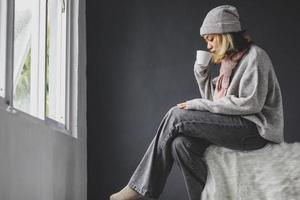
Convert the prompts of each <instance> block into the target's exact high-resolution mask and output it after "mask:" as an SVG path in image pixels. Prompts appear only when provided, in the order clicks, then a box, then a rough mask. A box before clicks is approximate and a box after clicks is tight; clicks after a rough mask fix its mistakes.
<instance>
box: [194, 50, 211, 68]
mask: <svg viewBox="0 0 300 200" xmlns="http://www.w3.org/2000/svg"><path fill="white" fill-rule="evenodd" d="M211 58H212V53H210V52H208V51H203V50H197V59H196V63H197V64H199V65H202V66H207V65H208V64H209V62H210V60H211Z"/></svg>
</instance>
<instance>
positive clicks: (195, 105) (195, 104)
mask: <svg viewBox="0 0 300 200" xmlns="http://www.w3.org/2000/svg"><path fill="white" fill-rule="evenodd" d="M185 103H186V104H187V109H188V110H206V109H205V108H204V107H203V106H201V101H199V99H192V100H188V101H186V102H185Z"/></svg>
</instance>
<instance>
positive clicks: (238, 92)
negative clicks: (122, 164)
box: [110, 5, 284, 200]
mask: <svg viewBox="0 0 300 200" xmlns="http://www.w3.org/2000/svg"><path fill="white" fill-rule="evenodd" d="M200 35H201V36H202V37H203V38H204V39H205V41H206V42H207V48H208V49H209V50H210V52H212V53H213V57H212V61H213V62H214V63H216V64H220V65H221V67H220V74H219V76H218V77H216V78H215V79H213V80H212V79H211V71H210V70H211V66H212V65H211V64H209V65H208V66H202V65H199V64H197V62H195V65H194V73H195V77H196V80H197V83H198V86H199V89H200V93H201V96H202V98H196V99H192V100H189V101H186V102H183V103H180V104H177V106H174V107H172V108H171V109H170V110H169V111H168V112H167V113H166V115H165V116H164V118H163V119H162V121H161V123H160V125H159V128H158V130H157V133H156V135H155V137H154V139H153V141H152V142H151V144H150V146H149V148H148V149H147V151H146V153H145V155H144V157H143V159H142V160H141V162H140V164H139V165H138V167H137V169H136V170H135V172H134V174H133V175H132V177H131V179H130V181H129V183H128V185H127V186H126V187H124V188H123V189H122V190H121V191H120V192H118V193H115V194H113V195H111V197H110V199H111V200H137V199H141V198H142V197H143V196H146V197H150V198H158V197H159V195H160V194H161V192H162V190H163V187H164V185H165V182H166V179H167V176H168V175H169V173H170V170H171V168H172V165H173V161H175V162H176V163H177V164H178V165H179V167H180V169H181V171H182V174H183V176H184V181H185V184H186V187H187V192H188V196H189V199H190V200H196V199H197V200H198V199H199V198H200V197H201V192H202V190H203V188H204V186H205V182H206V177H207V166H206V163H205V162H204V160H203V153H204V151H205V149H206V148H207V147H208V146H209V145H212V144H214V145H218V146H222V147H226V148H230V149H235V150H254V149H259V148H262V147H264V146H265V145H266V144H267V143H268V142H271V143H280V142H283V141H284V138H283V111H282V97H281V91H280V87H279V83H278V80H277V78H276V74H275V71H274V69H273V66H272V62H271V60H270V58H269V56H268V54H267V53H266V52H265V51H264V50H263V49H262V48H260V47H259V46H257V45H256V44H254V43H253V42H251V40H250V39H249V37H247V36H246V35H245V33H244V31H242V29H241V25H240V21H239V14H238V12H237V9H236V8H235V7H234V6H231V5H222V6H218V7H216V8H214V9H212V10H211V11H210V12H209V13H208V14H207V16H206V17H205V19H204V21H203V24H202V26H201V28H200Z"/></svg>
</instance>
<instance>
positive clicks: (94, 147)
mask: <svg viewBox="0 0 300 200" xmlns="http://www.w3.org/2000/svg"><path fill="white" fill-rule="evenodd" d="M295 2H296V1H295ZM225 3H229V4H233V5H235V6H237V7H238V9H239V12H240V16H241V21H242V25H243V27H244V28H246V29H248V30H249V33H250V34H251V35H252V37H253V39H254V40H255V41H256V43H257V44H258V45H260V46H261V47H263V48H264V49H265V50H266V51H267V52H268V53H269V55H270V57H271V59H272V61H273V64H274V67H275V71H276V73H277V77H278V79H279V82H280V85H281V89H282V93H283V100H284V114H285V138H286V141H287V142H294V141H300V134H299V131H297V125H298V123H299V118H300V105H299V102H300V95H299V93H297V89H298V88H297V85H299V84H300V80H299V78H297V77H298V76H299V72H300V70H299V66H300V65H299V61H298V60H297V58H298V57H299V52H300V43H299V40H300V37H299V35H300V28H299V26H298V25H299V19H300V17H299V13H298V12H299V6H298V5H296V3H294V4H282V1H281V4H279V3H277V2H276V1H268V2H267V1H212V0H209V1H199V0H197V1H196V0H194V1H184V0H181V1H179V0H172V1H171V0H169V1H141V0H135V1H133V0H132V1H121V0H119V1H88V2H87V41H88V46H87V48H88V69H87V80H88V83H87V84H88V133H89V134H88V199H107V198H108V195H109V194H110V193H112V192H115V191H117V190H119V189H121V188H122V187H123V186H124V185H125V184H126V183H127V181H128V179H129V178H130V176H131V174H132V173H133V171H134V169H135V167H136V166H137V164H138V163H139V161H140V159H141V158H142V156H143V154H144V153H145V151H146V149H147V147H148V145H149V143H150V142H151V140H152V138H153V136H154V134H155V132H156V129H157V127H158V125H159V123H160V121H161V119H162V117H163V116H164V114H165V113H166V112H167V111H168V110H169V108H171V107H172V106H174V105H176V104H177V103H180V102H183V101H185V100H190V99H192V98H196V97H199V95H200V94H199V91H198V88H197V85H196V80H195V78H194V75H193V63H194V60H195V51H196V50H197V49H204V48H205V44H204V43H203V42H202V41H201V39H200V36H199V27H200V25H201V23H202V20H203V18H204V17H205V15H206V14H207V12H208V11H209V10H210V9H212V8H213V7H216V6H218V5H221V4H225ZM174 169H175V170H174V171H173V172H172V174H171V175H170V179H169V180H168V183H167V185H166V188H165V190H164V193H163V195H162V198H161V199H164V200H168V199H170V200H171V199H172V200H174V199H187V195H186V191H185V188H184V184H183V180H182V176H181V174H180V172H179V170H178V168H177V167H175V168H174Z"/></svg>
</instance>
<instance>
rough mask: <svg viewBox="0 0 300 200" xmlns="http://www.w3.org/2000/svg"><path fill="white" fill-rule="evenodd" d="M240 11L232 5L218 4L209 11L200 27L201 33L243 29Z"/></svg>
mask: <svg viewBox="0 0 300 200" xmlns="http://www.w3.org/2000/svg"><path fill="white" fill-rule="evenodd" d="M241 29H242V28H241V23H240V21H239V13H238V11H237V9H236V7H234V6H231V5H222V6H218V7H216V8H214V9H212V10H211V11H209V12H208V13H207V15H206V17H205V19H204V21H203V24H202V26H201V27H200V35H201V36H203V35H204V34H213V33H229V32H238V31H241Z"/></svg>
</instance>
